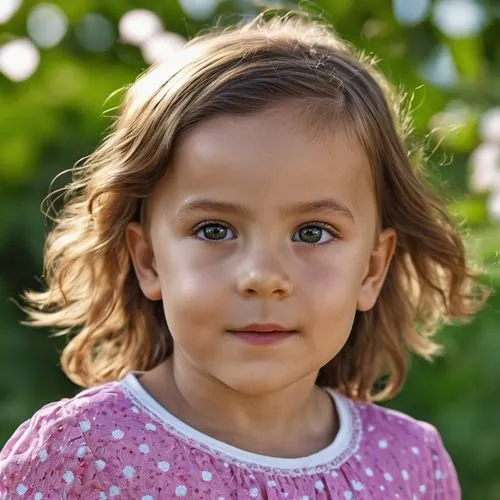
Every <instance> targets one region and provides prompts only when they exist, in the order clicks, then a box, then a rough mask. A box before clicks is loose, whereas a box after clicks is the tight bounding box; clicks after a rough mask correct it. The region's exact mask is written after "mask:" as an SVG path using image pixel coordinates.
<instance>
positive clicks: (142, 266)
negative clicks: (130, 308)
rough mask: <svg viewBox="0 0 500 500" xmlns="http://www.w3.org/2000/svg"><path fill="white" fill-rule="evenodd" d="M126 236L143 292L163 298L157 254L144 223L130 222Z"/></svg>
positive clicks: (155, 298)
mask: <svg viewBox="0 0 500 500" xmlns="http://www.w3.org/2000/svg"><path fill="white" fill-rule="evenodd" d="M125 238H126V240H127V247H128V251H129V253H130V257H131V259H132V264H133V266H134V269H135V275H136V276H137V280H138V281H139V286H140V287H141V290H142V293H143V294H144V295H145V296H146V297H147V298H148V299H150V300H161V298H162V295H161V287H160V279H159V277H158V273H157V271H156V264H155V256H154V253H153V250H152V248H151V245H150V243H149V240H148V238H147V235H146V233H145V231H144V227H143V226H142V224H140V223H139V222H130V223H129V224H128V225H127V227H126V229H125Z"/></svg>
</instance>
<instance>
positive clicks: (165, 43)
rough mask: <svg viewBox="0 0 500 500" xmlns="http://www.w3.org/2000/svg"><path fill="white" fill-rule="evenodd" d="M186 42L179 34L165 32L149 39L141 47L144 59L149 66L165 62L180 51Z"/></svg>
mask: <svg viewBox="0 0 500 500" xmlns="http://www.w3.org/2000/svg"><path fill="white" fill-rule="evenodd" d="M185 43H186V40H185V39H184V38H183V37H182V36H181V35H178V34H177V33H171V32H168V31H165V32H163V33H157V34H156V35H153V36H152V37H151V38H149V39H148V40H147V41H146V42H145V43H143V44H142V46H141V51H142V57H144V60H145V61H146V62H147V63H149V64H154V63H157V62H161V61H164V60H165V59H167V58H168V57H170V56H171V55H172V52H175V51H176V50H177V49H180V48H181V47H182V46H183V45H184V44H185Z"/></svg>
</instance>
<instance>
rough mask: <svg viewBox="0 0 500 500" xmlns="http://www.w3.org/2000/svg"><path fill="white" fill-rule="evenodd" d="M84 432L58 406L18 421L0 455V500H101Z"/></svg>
mask: <svg viewBox="0 0 500 500" xmlns="http://www.w3.org/2000/svg"><path fill="white" fill-rule="evenodd" d="M88 428H90V422H88V421H86V420H84V419H80V418H79V417H78V415H75V414H72V412H71V411H70V410H68V408H67V406H66V405H65V404H64V401H62V402H57V403H51V404H49V405H47V406H45V407H43V408H42V409H41V410H39V411H38V412H37V413H36V414H35V415H34V416H33V417H32V418H31V419H30V420H28V421H26V422H24V423H23V424H22V425H21V426H20V427H19V428H18V429H17V430H16V431H15V433H14V434H13V436H12V437H11V438H10V440H9V441H8V442H7V444H6V445H5V447H4V448H3V450H2V451H1V452H0V499H2V500H4V499H9V500H11V499H19V498H30V499H35V500H41V499H44V500H45V499H55V498H58V499H60V498H85V499H89V500H93V499H99V498H103V496H102V494H101V491H102V487H101V482H100V480H99V477H98V473H97V469H96V466H95V464H94V460H93V456H92V453H91V450H90V449H89V448H88V446H87V443H86V441H85V436H84V434H85V431H86V430H87V429H88Z"/></svg>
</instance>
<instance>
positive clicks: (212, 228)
mask: <svg viewBox="0 0 500 500" xmlns="http://www.w3.org/2000/svg"><path fill="white" fill-rule="evenodd" d="M195 235H196V236H197V237H198V238H200V239H201V240H209V241H222V240H232V239H234V231H232V230H231V229H230V228H229V227H227V226H225V225H223V224H220V223H215V222H211V223H209V224H205V225H204V226H201V227H199V229H198V230H197V231H196V232H195ZM228 236H229V237H228Z"/></svg>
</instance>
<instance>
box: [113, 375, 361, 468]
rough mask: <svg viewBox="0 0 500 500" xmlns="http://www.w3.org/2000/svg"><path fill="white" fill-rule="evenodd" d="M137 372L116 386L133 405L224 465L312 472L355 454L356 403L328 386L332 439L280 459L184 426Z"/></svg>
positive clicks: (358, 420)
mask: <svg viewBox="0 0 500 500" xmlns="http://www.w3.org/2000/svg"><path fill="white" fill-rule="evenodd" d="M139 375H140V373H139V372H129V373H128V374H127V375H125V377H124V378H122V379H121V380H120V381H119V384H120V386H121V387H122V389H123V390H124V391H125V392H126V394H128V395H129V397H130V398H131V399H132V400H134V401H135V403H136V404H138V405H139V406H141V407H142V408H144V409H145V410H147V411H148V412H149V413H150V414H152V415H153V416H154V417H156V420H158V421H160V422H161V423H162V424H163V426H164V427H166V428H167V429H168V430H169V431H170V432H171V433H173V434H175V435H176V436H177V437H179V438H180V439H182V440H183V441H185V442H187V443H189V445H190V446H194V447H196V448H199V449H202V450H204V451H206V452H208V453H210V454H212V455H216V456H217V457H219V458H221V459H222V460H223V461H224V462H225V463H226V464H230V463H232V464H236V465H238V466H241V467H244V468H250V469H253V470H262V471H265V472H272V473H277V474H288V475H303V474H315V473H318V472H320V471H323V470H326V469H329V470H330V469H334V468H338V467H339V466H340V465H341V464H342V463H344V462H345V461H347V460H348V459H349V457H351V456H352V455H353V454H354V453H356V451H357V449H358V447H359V444H360V441H361V434H362V428H361V418H360V415H359V409H358V408H357V406H356V405H355V404H354V403H353V402H352V401H350V400H349V399H348V398H346V397H345V396H343V395H341V394H339V393H338V392H337V391H335V390H333V389H331V388H325V390H326V391H327V392H328V394H329V395H330V396H331V398H332V401H333V403H334V404H335V407H336V409H337V414H338V416H339V429H338V432H337V435H336V436H335V438H334V440H333V441H332V442H331V443H330V444H329V445H328V446H326V447H325V448H323V449H322V450H320V451H318V452H316V453H313V454H311V455H307V456H304V457H299V458H282V457H272V456H267V455H260V454H258V453H253V452H250V451H246V450H243V449H240V448H237V447H235V446H232V445H229V444H227V443H225V442H223V441H219V440H218V439H215V438H213V437H211V436H208V435H207V434H204V433H203V432H200V431H198V430H197V429H195V428H193V427H191V426H189V425H187V424H186V423H184V422H183V421H182V420H180V419H178V418H177V417H175V416H174V415H173V414H171V413H170V412H169V411H168V410H167V409H166V408H165V407H164V406H162V405H161V404H160V403H159V402H158V401H156V399H154V398H153V397H152V396H151V395H150V394H149V393H148V392H147V391H146V389H145V388H144V387H143V386H142V384H141V383H140V381H139V377H138V376H139Z"/></svg>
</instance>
